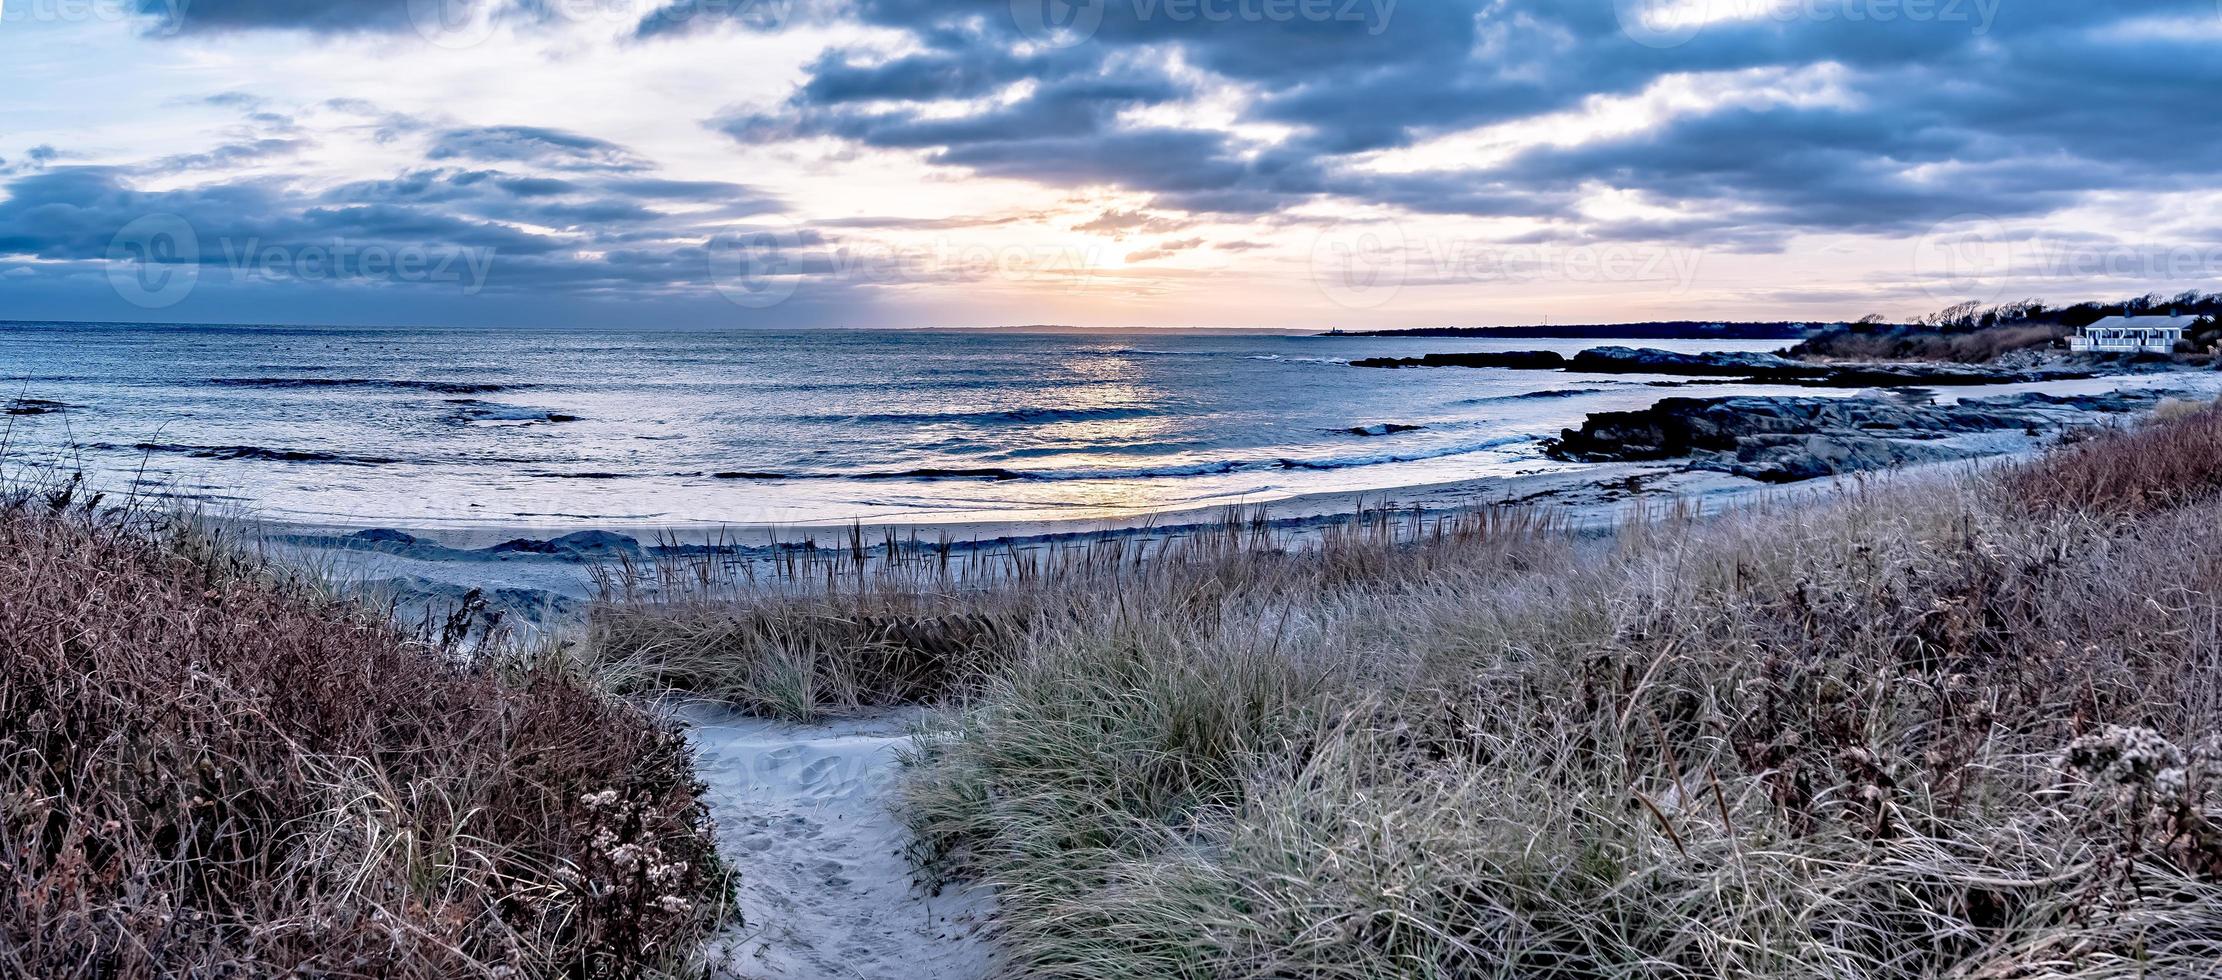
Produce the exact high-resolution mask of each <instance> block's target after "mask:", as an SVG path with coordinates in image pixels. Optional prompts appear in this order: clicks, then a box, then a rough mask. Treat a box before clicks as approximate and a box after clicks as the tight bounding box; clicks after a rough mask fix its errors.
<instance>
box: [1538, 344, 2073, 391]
mask: <svg viewBox="0 0 2222 980" xmlns="http://www.w3.org/2000/svg"><path fill="white" fill-rule="evenodd" d="M1566 369H1567V370H1569V371H1577V372H1583V373H1588V374H1667V375H1676V376H1701V377H1720V378H1730V379H1734V380H1737V381H1741V382H1745V383H1748V384H1802V385H1813V386H1819V387H1830V388H1895V387H1904V386H1908V385H1919V386H1924V387H1938V386H1960V385H1992V384H2012V383H2017V382H2025V381H2066V380H2073V379H2079V378H2091V377H2096V376H2098V374H2099V370H2098V369H2097V368H2096V367H2081V366H2078V367H2062V366H2046V367H2038V368H2023V369H2014V368H2004V367H1994V366H1987V365H1980V364H1946V363H1941V362H1926V361H1875V362H1861V363H1834V362H1819V361H1795V360H1791V359H1789V358H1786V357H1783V356H1781V355H1778V354H1761V353H1748V352H1741V351H1714V352H1711V353H1704V354H1679V353H1676V352H1674V351H1664V350H1654V349H1650V348H1633V347H1598V348H1594V349H1591V350H1585V351H1582V352H1581V353H1579V354H1576V355H1574V357H1573V358H1572V359H1571V360H1569V361H1568V362H1567V364H1566Z"/></svg>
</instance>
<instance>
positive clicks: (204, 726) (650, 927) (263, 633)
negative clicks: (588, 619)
mask: <svg viewBox="0 0 2222 980" xmlns="http://www.w3.org/2000/svg"><path fill="white" fill-rule="evenodd" d="M701 789H702V788H701V786H700V785H699V784H698V783H697V782H696V780H695V778H694V775H693V772H692V768H691V756H690V753H689V751H688V750H687V747H686V744H685V742H684V740H683V739H682V738H681V737H680V736H679V735H678V734H677V733H676V732H675V731H674V730H673V729H671V728H670V727H668V726H667V725H665V724H663V723H661V722H658V721H656V720H654V719H652V718H651V717H650V716H649V715H647V714H645V713H643V712H642V711H640V710H639V709H637V708H636V707H633V706H630V705H627V704H625V703H623V702H620V701H618V700H616V699H613V698H611V697H609V696H607V695H606V694H604V693H601V692H600V691H599V690H598V689H597V688H596V687H594V686H592V685H591V684H588V683H586V682H584V681H582V680H581V679H579V678H578V677H577V676H576V675H574V674H573V673H571V672H569V671H567V670H566V669H565V668H563V667H562V665H560V664H558V663H554V662H551V661H546V660H534V659H532V658H526V657H522V656H518V655H513V652H506V651H502V650H497V649H492V648H482V649H479V650H477V651H476V652H475V653H473V654H471V655H470V656H468V657H466V656H465V655H464V654H463V653H462V652H460V651H458V650H455V649H442V648H440V647H439V645H438V644H437V643H432V642H427V641H426V640H425V638H422V637H416V636H412V635H409V634H407V633H404V632H403V631H401V630H399V629H397V628H396V627H395V626H393V625H392V623H391V622H390V620H388V619H386V618H383V617H381V616H380V615H378V614H377V613H376V612H374V611H370V610H366V609H364V608H362V607H360V606H357V605H354V604H351V603H348V602H345V601H341V600H338V599H334V598H332V597H330V596H329V595H327V594H326V593H325V592H324V590H322V589H321V588H320V587H319V586H318V585H317V584H315V583H313V582H306V581H302V580H300V579H299V578H298V577H297V576H295V575H293V574H292V573H288V572H285V571H282V570H280V569H277V568H275V567H273V566H270V565H268V564H265V563H263V562H262V561H259V560H257V559H256V558H254V557H251V556H250V555H249V554H248V553H246V552H244V551H242V550H240V549H237V548H235V547H233V546H232V545H231V544H230V543H228V542H226V541H223V540H220V539H218V538H216V537H213V536H212V535H211V534H210V533H208V532H206V531H204V530H202V529H200V528H199V527H197V526H196V525H194V524H192V523H190V522H182V521H178V520H174V519H168V518H157V517H152V516H149V515H147V514H144V513H140V512H136V511H134V510H132V509H130V508H128V507H126V508H122V509H117V508H113V507H108V506H104V504H103V502H102V501H101V500H100V499H99V498H97V497H86V496H84V495H83V494H82V493H81V492H80V491H79V490H78V488H77V487H76V485H75V484H74V483H71V484H66V485H62V486H59V487H58V488H55V489H52V490H48V491H43V492H25V491H15V492H9V493H6V494H4V495H0V975H5V976H20V977H40V978H54V980H63V978H73V977H84V978H93V977H100V978H114V977H185V976H195V977H274V976H317V977H381V978H388V977H391V978H419V977H421V978H435V977H437V978H450V977H468V976H486V977H495V976H510V977H526V976H575V977H636V976H652V975H662V974H663V973H664V971H666V970H667V969H676V968H680V967H683V966H684V965H685V964H686V963H687V962H688V961H689V960H690V958H691V957H692V956H693V955H694V953H695V950H696V949H697V947H698V945H699V941H700V940H701V938H702V937H703V936H705V935H706V934H707V933H708V931H709V930H710V929H712V928H714V927H715V925H716V924H717V922H718V920H719V919H720V918H721V917H722V916H723V914H724V911H725V909H726V907H727V905H728V901H727V897H726V896H727V892H728V889H727V885H726V871H725V869H724V868H723V866H722V865H721V864H720V862H719V861H718V859H717V857H716V853H715V851H714V849H713V847H712V840H711V837H710V832H709V828H708V820H707V814H706V811H705V809H704V807H703V805H702V803H701V801H700V793H701Z"/></svg>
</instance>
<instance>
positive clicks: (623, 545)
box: [486, 531, 640, 559]
mask: <svg viewBox="0 0 2222 980" xmlns="http://www.w3.org/2000/svg"><path fill="white" fill-rule="evenodd" d="M486 550H487V552H489V553H492V554H503V553H510V554H516V553H522V554H530V555H558V556H561V557H564V558H574V559H576V558H591V557H597V556H602V555H613V554H639V553H640V542H639V541H637V540H635V539H633V538H630V537H627V536H625V535H622V534H613V533H611V532H608V531H579V532H576V533H573V534H566V535H564V536H562V537H560V538H555V539H553V540H549V541H536V540H533V539H531V538H518V539H517V540H514V541H505V542H502V543H501V544H497V545H495V546H493V547H491V548H488V549H486Z"/></svg>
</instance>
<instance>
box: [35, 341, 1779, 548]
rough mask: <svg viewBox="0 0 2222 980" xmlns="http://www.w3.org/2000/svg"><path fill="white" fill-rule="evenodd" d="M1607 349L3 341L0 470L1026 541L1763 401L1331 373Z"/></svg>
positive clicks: (1734, 389)
mask: <svg viewBox="0 0 2222 980" xmlns="http://www.w3.org/2000/svg"><path fill="white" fill-rule="evenodd" d="M1609 343H1613V342H1612V341H1599V340H1584V341H1551V340H1510V341H1481V340H1472V339H1459V338H1395V337H1342V336H1334V337H1320V336H1297V335H1275V334H1255V333H1252V334H1206V333H1200V332H1185V331H1163V330H1160V331H1135V332H1126V333H1018V332H1008V331H949V330H937V331H925V330H882V331H810V332H789V333H768V332H758V331H738V330H736V331H722V332H718V331H691V330H690V331H677V330H629V331H593V332H587V331H572V330H529V329H426V328H414V327H412V328H328V327H283V326H269V327H205V326H175V325H160V324H109V325H85V324H50V323H10V324H0V385H5V395H4V398H5V399H7V400H16V399H25V400H36V401H24V402H22V403H21V405H23V406H28V407H29V408H31V409H36V408H39V407H42V406H39V405H38V404H37V403H38V402H53V403H59V405H60V406H61V407H59V408H53V407H52V406H44V407H47V408H49V409H50V410H48V411H43V412H33V413H25V414H11V415H10V416H8V417H7V419H6V425H7V437H6V439H7V447H6V455H7V458H8V461H9V462H10V463H11V464H13V465H14V466H16V467H23V466H26V465H59V466H62V467H64V468H75V469H81V470H82V471H84V472H85V473H86V474H87V475H88V478H89V479H90V480H91V481H93V482H94V483H95V484H96V485H99V486H103V487H107V488H111V489H118V488H123V487H125V486H127V485H129V484H130V483H132V482H133V481H134V480H141V481H144V482H145V483H146V484H147V485H150V486H152V487H155V488H157V489H158V490H159V491H160V492H163V493H170V494H177V495H181V496H185V497H189V498H195V499H200V500H204V501H207V502H209V503H211V504H214V505H218V506H220V507H223V508H227V509H237V510H243V511H245V512H248V513H251V514H254V515H258V516H262V517H266V518H273V519H279V520H288V521H299V522H304V523H315V524H330V525H339V526H365V527H368V526H393V527H412V528H443V527H461V526H473V525H477V526H497V527H498V526H505V525H521V526H535V527H551V526H557V527H560V526H572V525H575V526H580V527H586V526H593V527H605V528H643V527H658V526H672V527H677V526H701V525H803V524H813V523H827V522H845V521H849V520H863V521H867V522H888V523H904V522H920V523H957V522H972V521H1038V520H1055V519H1067V518H1100V517H1132V516H1134V515H1138V514H1147V513H1160V512H1172V511H1178V510H1184V509H1193V508H1199V507H1210V506H1215V505H1228V504H1236V503H1263V502H1268V501H1272V500H1277V499H1283V498H1287V497H1291V496H1297V495H1302V494H1310V493H1322V492H1347V491H1373V492H1381V493H1383V494H1388V493H1389V492H1390V491H1392V490H1393V489H1394V488H1398V487H1408V486H1418V485H1426V484H1438V483H1446V482H1453V481H1463V480H1472V479H1476V478H1483V477H1490V476H1502V475H1512V474H1518V473H1525V472H1534V471H1540V470H1550V469H1556V468H1562V467H1564V466H1566V465H1568V464H1561V463H1556V462H1553V461H1551V460H1548V459H1546V458H1544V457H1543V456H1542V455H1541V453H1540V451H1539V440H1540V439H1542V438H1543V437H1546V436H1549V435H1552V434H1555V433H1556V432H1557V431H1558V430H1559V429H1561V428H1564V427H1566V426H1570V425H1577V424H1579V423H1580V421H1581V420H1582V418H1583V417H1584V416H1585V415H1587V414H1588V413H1591V412H1597V411H1608V410H1617V409H1633V408H1641V407H1643V406H1645V405H1648V404H1650V403H1651V402H1653V401H1655V400H1656V399H1658V398H1661V397H1664V396H1667V395H1673V394H1687V395H1707V394H1735V393H1748V392H1756V391H1761V390H1763V389H1755V388H1746V387H1743V386H1735V385H1718V384H1711V383H1705V382H1698V383H1687V384H1684V385H1683V386H1681V387H1676V388H1671V389H1668V388H1662V387H1660V386H1659V385H1658V384H1655V383H1668V382H1687V381H1688V379H1669V378H1651V377H1644V376H1629V375H1612V376H1603V375H1582V374H1568V373H1562V372H1553V371H1510V370H1473V369H1430V370H1401V371H1383V370H1369V369H1362V368H1354V367H1351V366H1349V364H1348V363H1347V362H1349V361H1350V360H1352V359H1356V358H1363V357H1375V356H1396V357H1410V356H1417V355H1420V354H1425V353H1429V352H1435V351H1476V350H1556V351H1560V352H1562V353H1572V352H1574V351H1578V350H1581V349H1584V348H1588V347H1596V346H1603V345H1606V344H1609ZM1632 345H1633V346H1653V347H1666V348H1669V349H1675V350H1682V351H1698V350H1764V349H1771V348H1774V347H1779V346H1781V345H1780V343H1778V342H1739V341H1685V342H1657V341H1646V342H1643V343H1640V344H1632ZM19 411H22V409H19Z"/></svg>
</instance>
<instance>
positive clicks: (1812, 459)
mask: <svg viewBox="0 0 2222 980" xmlns="http://www.w3.org/2000/svg"><path fill="white" fill-rule="evenodd" d="M2159 398H2160V396H2159V395H2157V394H2152V393H2146V392H2117V393H2113V394H2107V395H2087V396H2067V397H2061V396H2052V395H2043V394H2022V395H2010V396H1997V397H1992V398H1969V399H1963V400H1961V401H1959V402H1957V403H1955V404H1949V405H1935V404H1926V403H1923V402H1921V401H1918V400H1914V399H1908V398H1900V397H1891V396H1880V395H1877V396H1862V397H1857V398H1778V397H1744V398H1668V399H1664V400H1662V401H1660V402H1659V403H1658V404H1655V405H1653V406H1651V407H1650V408H1648V409H1644V410H1642V411H1635V412H1600V413H1598V414H1595V415H1592V416H1590V417H1589V419H1588V420H1587V421H1585V422H1583V423H1582V427H1581V428H1579V429H1568V430H1566V431H1565V433H1564V434H1562V435H1561V436H1560V437H1559V438H1557V439H1554V440H1550V441H1548V442H1546V443H1545V445H1544V452H1545V453H1547V454H1549V455H1550V456H1552V457H1554V458H1557V459H1564V460H1580V461H1608V460H1610V461H1637V460H1666V459H1684V458H1687V459H1689V460H1690V463H1691V465H1692V466H1693V467H1695V468H1699V469H1712V470H1721V471H1725V472H1729V473H1734V474H1737V475H1739V476H1747V477H1751V478H1753V479H1758V480H1766V481H1769V482H1777V483H1787V482H1792V481H1797V480H1806V479H1812V478H1814V477H1819V476H1830V475H1833V474H1839V473H1850V472H1856V471H1859V470H1871V469H1881V468H1886V467H1891V466H1904V465H1908V464H1914V463H1929V462H1938V461H1943V460H1950V459H1960V458H1966V457H1969V456H1973V455H1977V454H1978V452H1977V451H1976V450H1973V449H1969V448H1966V447H1964V446H1959V445H1954V444H1951V443H1949V442H1947V441H1946V440H1949V439H1950V438H1951V437H1953V436H1959V435H1967V434H1971V433H1979V432H1998V431H2011V430H2019V431H2024V432H2030V433H2039V432H2043V431H2047V430H2051V429H2057V428H2060V427H2062V426H2063V425H2067V424H2071V423H2073V422H2075V421H2079V420H2089V419H2091V418H2093V417H2095V416H2097V415H2100V414H2105V413H2119V412H2130V411H2139V410H2144V409H2149V408H2151V407H2152V406H2153V405H2154V404H2155V403H2157V402H2158V400H2159Z"/></svg>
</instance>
